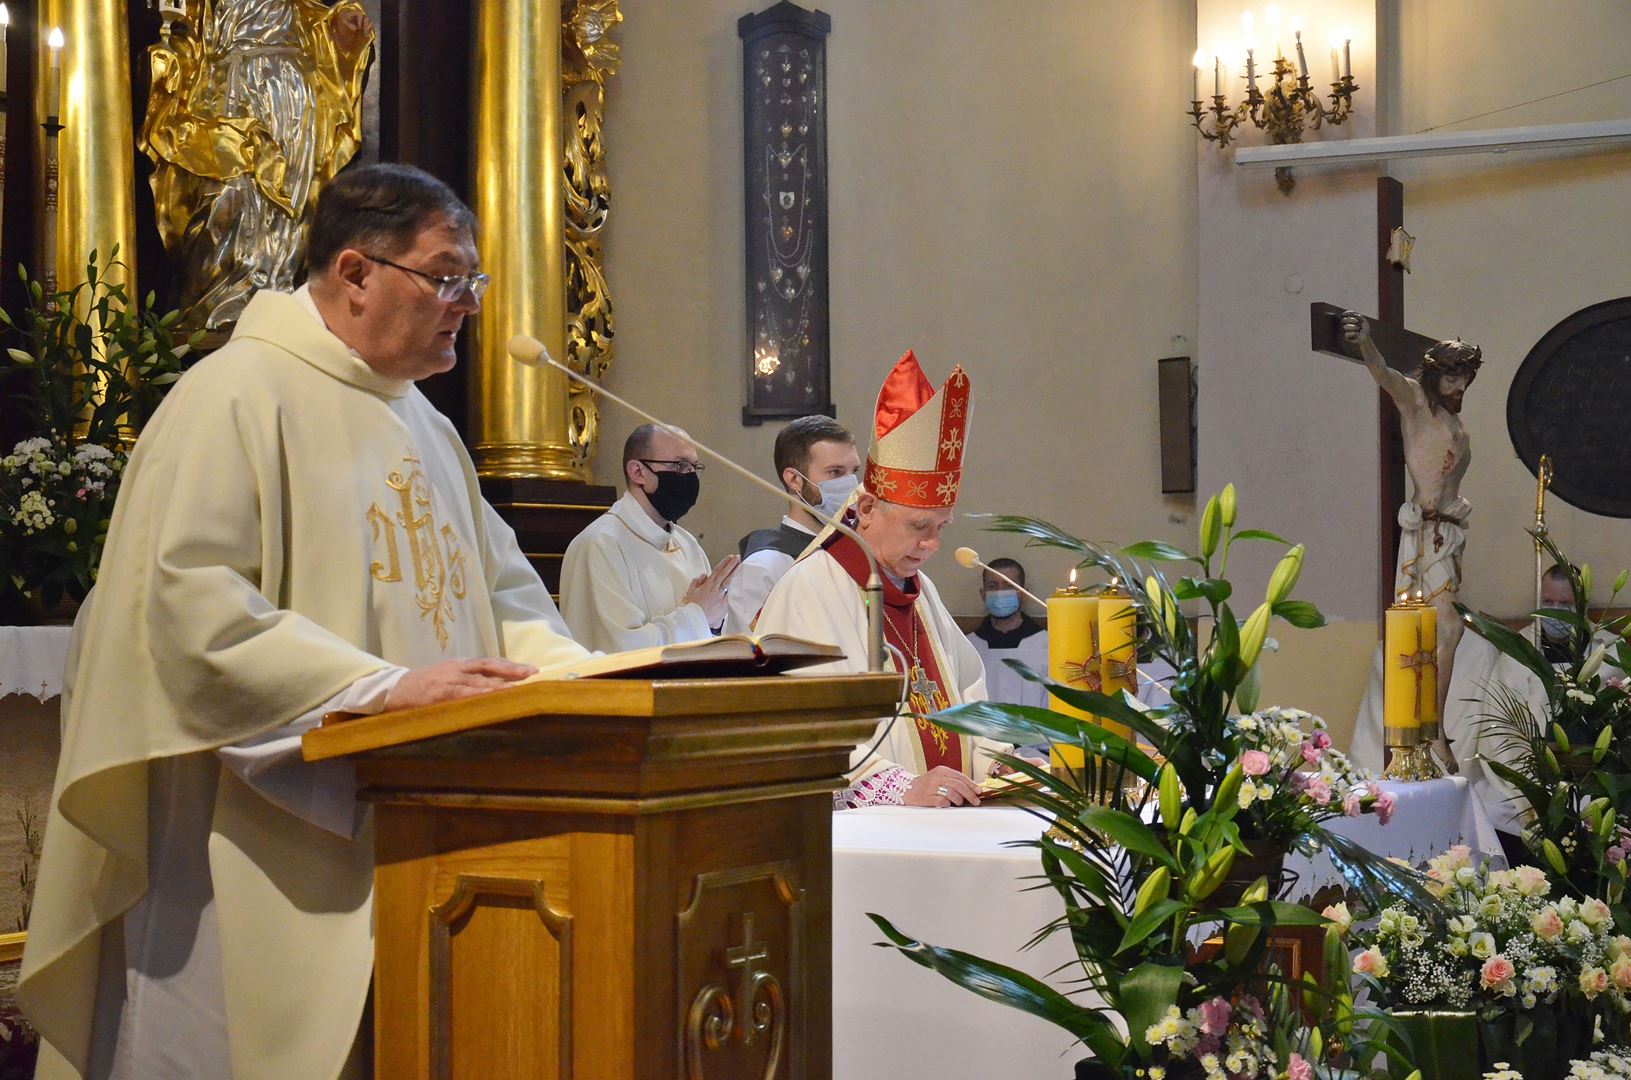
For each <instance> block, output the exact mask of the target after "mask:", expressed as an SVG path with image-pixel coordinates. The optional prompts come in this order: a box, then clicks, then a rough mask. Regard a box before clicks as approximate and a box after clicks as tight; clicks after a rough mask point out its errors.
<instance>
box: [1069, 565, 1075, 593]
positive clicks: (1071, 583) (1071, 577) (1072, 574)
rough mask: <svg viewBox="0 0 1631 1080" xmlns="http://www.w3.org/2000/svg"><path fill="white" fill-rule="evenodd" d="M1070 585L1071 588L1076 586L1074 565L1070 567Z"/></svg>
mask: <svg viewBox="0 0 1631 1080" xmlns="http://www.w3.org/2000/svg"><path fill="white" fill-rule="evenodd" d="M1070 587H1071V588H1072V589H1074V588H1075V587H1076V568H1075V567H1074V566H1073V567H1071V568H1070Z"/></svg>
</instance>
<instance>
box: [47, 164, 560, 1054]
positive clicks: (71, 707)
mask: <svg viewBox="0 0 1631 1080" xmlns="http://www.w3.org/2000/svg"><path fill="white" fill-rule="evenodd" d="M308 263H309V265H310V267H311V270H310V279H309V282H308V284H307V285H305V286H303V287H302V288H301V289H300V290H299V291H298V292H296V293H294V294H288V293H276V292H270V291H262V292H260V293H257V294H256V295H255V297H254V298H253V299H251V300H250V302H249V305H248V307H247V308H245V310H244V313H243V316H242V318H241V319H240V320H239V322H238V324H237V328H236V330H235V331H234V333H233V336H232V340H231V341H230V342H228V343H227V344H226V345H225V346H224V347H222V348H221V349H219V350H217V351H216V352H215V353H213V354H212V355H210V356H208V357H206V358H204V359H203V360H201V361H199V363H198V364H196V365H195V366H194V367H193V368H192V369H191V370H190V371H189V372H188V373H187V374H186V375H184V376H183V377H182V379H181V380H180V382H178V383H177V384H176V386H175V389H174V390H173V391H172V393H171V394H170V396H169V397H168V398H167V399H166V400H165V402H164V404H163V406H162V407H161V408H160V409H159V410H158V412H157V414H156V415H155V416H154V418H153V421H152V423H151V424H149V425H148V427H147V429H146V431H144V432H143V433H142V436H141V439H140V441H139V442H138V443H137V445H136V449H135V452H134V454H133V455H132V456H131V459H130V465H129V468H128V469H127V470H126V472H125V476H124V480H123V486H122V489H121V491H120V493H119V501H118V505H117V507H116V509H115V511H114V515H113V521H112V524H111V527H110V529H109V533H108V540H107V547H106V549H105V552H104V554H103V558H102V563H101V568H100V576H99V578H98V582H97V586H96V588H95V589H93V590H92V592H91V595H90V597H89V598H88V600H87V602H86V604H85V607H84V608H83V609H82V611H81V613H80V617H79V620H78V622H77V624H76V625H75V628H74V638H73V645H72V647H71V653H70V659H69V667H68V684H67V687H66V688H65V691H64V694H63V727H64V730H63V745H62V761H61V764H60V766H59V768H58V772H57V789H56V791H55V792H54V794H53V797H52V806H51V815H50V819H49V823H48V825H47V827H46V832H45V847H44V852H43V855H42V859H41V864H40V875H39V884H38V891H37V893H36V895H35V903H34V913H33V921H32V923H31V925H30V927H29V937H28V946H27V951H26V952H25V953H24V956H23V974H22V981H21V985H20V988H19V998H20V1001H21V1004H22V1007H23V1009H24V1011H25V1013H26V1014H27V1015H28V1016H29V1017H30V1018H31V1019H32V1020H33V1021H34V1023H35V1025H36V1026H37V1027H38V1028H39V1030H40V1033H41V1035H42V1036H43V1039H44V1045H43V1047H42V1052H41V1060H40V1069H39V1076H40V1077H41V1078H42V1080H59V1078H63V1077H75V1078H79V1077H93V1078H98V1080H100V1078H113V1080H151V1078H156V1077H189V1078H190V1077H210V1078H212V1080H213V1078H223V1077H233V1078H234V1080H261V1078H264V1080H288V1078H290V1077H302V1078H312V1080H333V1078H334V1077H336V1076H346V1077H350V1076H366V1075H372V1065H371V1063H370V1061H369V1055H368V1053H367V1036H368V1035H369V1034H370V1030H369V1029H368V1027H367V1025H366V1024H365V1022H364V1015H365V1003H366V1001H367V998H368V990H369V984H370V981H371V978H372V974H373V960H374V954H373V926H372V919H373V831H372V817H371V815H370V814H369V813H368V811H367V808H366V807H362V806H359V805H358V804H357V802H356V800H355V797H354V780H353V777H352V775H351V772H350V769H349V767H348V766H346V765H345V764H343V763H323V764H320V765H308V764H306V763H304V762H303V761H301V760H300V749H299V743H300V735H301V733H302V732H303V731H304V730H306V729H308V728H310V727H311V726H313V725H315V724H316V723H317V722H318V720H319V719H320V718H321V716H322V715H323V714H324V713H325V712H327V711H329V710H349V711H356V712H378V711H380V710H381V709H395V708H404V707H408V706H413V705H423V704H429V703H433V702H437V701H446V700H451V699H454V698H459V697H464V696H468V695H471V694H479V693H482V692H484V691H487V690H490V689H494V688H496V687H500V686H504V685H506V684H508V683H509V682H511V681H513V680H515V679H517V678H521V677H523V676H525V675H528V674H530V673H531V672H533V671H534V670H535V669H536V668H539V667H554V666H559V665H564V664H570V663H571V662H573V661H575V660H578V659H581V658H583V657H585V656H586V655H587V654H586V652H585V650H584V649H583V648H581V647H580V646H578V645H577V644H575V643H573V641H572V640H571V639H570V638H569V637H568V636H567V631H566V626H565V624H564V623H562V622H561V619H560V616H559V614H558V613H557V612H556V610H555V606H554V604H553V603H551V601H550V599H549V593H548V591H547V590H546V589H545V588H544V585H543V583H542V582H541V581H539V580H538V575H537V574H536V573H534V572H533V571H532V569H531V567H530V566H529V565H528V563H527V560H526V558H525V557H524V556H523V555H522V553H521V550H520V548H519V547H518V546H517V544H516V542H515V535H514V533H513V532H511V530H510V529H509V527H508V526H506V525H505V524H504V523H503V521H502V520H501V519H500V518H499V517H498V515H497V514H495V513H494V512H493V510H492V508H491V507H490V506H488V505H487V503H486V502H485V501H484V500H483V499H482V497H481V493H480V489H479V487H478V485H477V482H476V473H475V469H474V468H473V467H472V465H471V462H470V457H469V455H468V454H467V453H466V451H465V449H464V446H463V444H462V443H460V441H459V437H458V434H457V432H455V430H454V428H453V425H452V424H450V423H449V422H448V421H447V419H446V418H445V417H443V416H442V415H441V414H440V413H438V412H437V411H436V410H435V409H434V408H432V407H431V405H430V403H429V402H428V401H427V400H426V399H425V397H424V395H422V394H421V393H420V392H419V391H418V390H417V389H416V388H415V387H414V382H415V381H416V380H418V379H423V378H425V377H427V376H429V375H432V374H435V373H437V372H441V371H447V370H449V369H450V368H452V367H453V365H454V362H455V353H454V342H455V340H456V339H457V337H458V333H459V330H460V328H461V327H462V325H463V323H464V320H465V318H466V317H467V316H469V315H473V314H475V313H476V312H477V311H478V310H479V309H480V306H481V305H480V298H481V294H482V292H483V290H484V289H485V288H486V285H487V277H486V275H484V274H482V273H480V272H479V271H478V269H477V267H478V266H479V261H478V258H477V252H476V247H475V218H474V216H473V215H472V214H471V213H470V211H469V209H468V208H466V207H465V206H464V204H463V203H462V202H460V201H459V199H458V198H457V196H455V195H454V194H453V192H452V191H451V190H449V189H448V187H447V186H446V185H445V184H443V183H442V182H441V181H439V180H436V179H435V178H433V177H431V176H429V175H428V174H426V173H423V172H421V171H420V170H418V169H415V168H412V167H411V166H404V165H374V166H368V167H365V168H358V169H352V170H350V171H347V172H344V173H341V174H340V175H339V176H338V177H337V178H336V179H335V180H334V181H333V182H331V183H330V184H329V185H328V186H327V187H325V188H324V189H323V193H322V196H321V198H320V200H319V202H318V205H317V209H316V213H315V217H314V220H313V223H312V228H311V233H310V246H309V249H308ZM501 657H507V658H508V659H500V658H501Z"/></svg>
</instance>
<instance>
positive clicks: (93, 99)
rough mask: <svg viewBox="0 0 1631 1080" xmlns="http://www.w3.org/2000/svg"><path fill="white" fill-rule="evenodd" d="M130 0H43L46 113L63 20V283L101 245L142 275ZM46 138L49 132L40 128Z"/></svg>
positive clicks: (129, 278) (77, 274) (104, 256)
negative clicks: (54, 45) (49, 36)
mask: <svg viewBox="0 0 1631 1080" xmlns="http://www.w3.org/2000/svg"><path fill="white" fill-rule="evenodd" d="M125 12H126V4H125V0H44V3H43V4H42V5H41V22H42V26H43V28H44V29H42V31H41V33H40V39H41V46H40V68H39V70H40V72H41V73H42V77H41V78H40V79H39V80H38V83H39V86H40V90H39V95H40V96H39V104H40V105H41V106H42V107H41V109H40V113H39V114H40V115H42V116H43V115H44V109H43V105H44V95H45V84H46V82H47V80H46V79H45V78H44V77H43V75H44V73H45V72H46V71H48V70H49V64H50V54H49V51H48V50H47V49H46V48H45V46H44V38H45V29H49V28H50V27H53V26H60V27H61V28H62V32H63V34H64V35H65V37H66V39H67V43H66V46H65V47H64V48H63V50H62V125H63V130H62V133H61V136H60V141H59V143H58V149H59V154H60V167H59V174H58V175H59V185H60V186H59V192H60V195H59V199H58V211H57V236H56V239H57V259H56V262H57V283H58V288H63V289H66V288H71V287H73V286H74V285H76V284H78V283H79V282H80V281H82V280H84V277H85V260H86V259H87V257H88V256H89V255H90V253H91V249H92V248H95V249H96V251H97V254H98V262H99V263H100V265H103V266H106V265H107V263H108V255H109V252H111V251H112V249H113V246H114V245H115V244H118V245H119V258H120V259H122V260H123V261H124V263H125V264H126V266H127V267H128V268H129V269H128V271H127V272H126V273H125V274H124V275H122V278H123V280H124V281H126V282H127V284H129V286H130V287H131V290H132V291H134V288H135V277H136V216H135V209H134V198H135V185H136V169H135V162H134V151H133V149H132V148H133V145H134V143H133V141H132V136H131V121H130V114H131V104H130V41H129V28H128V23H127V16H126V13H125ZM40 138H41V139H42V141H43V132H41V133H40Z"/></svg>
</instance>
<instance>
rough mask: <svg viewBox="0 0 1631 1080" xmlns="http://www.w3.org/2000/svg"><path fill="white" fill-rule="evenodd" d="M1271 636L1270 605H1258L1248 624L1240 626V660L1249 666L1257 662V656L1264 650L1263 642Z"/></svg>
mask: <svg viewBox="0 0 1631 1080" xmlns="http://www.w3.org/2000/svg"><path fill="white" fill-rule="evenodd" d="M1268 636H1269V605H1268V604H1267V603H1264V604H1260V605H1258V608H1257V610H1256V611H1254V612H1252V613H1251V615H1250V616H1249V617H1248V618H1247V619H1246V625H1244V626H1242V627H1241V628H1240V662H1241V663H1242V664H1245V665H1246V666H1247V667H1248V668H1249V667H1251V666H1252V665H1253V664H1255V663H1257V657H1258V655H1259V654H1260V653H1262V651H1263V642H1264V641H1265V640H1267V639H1268Z"/></svg>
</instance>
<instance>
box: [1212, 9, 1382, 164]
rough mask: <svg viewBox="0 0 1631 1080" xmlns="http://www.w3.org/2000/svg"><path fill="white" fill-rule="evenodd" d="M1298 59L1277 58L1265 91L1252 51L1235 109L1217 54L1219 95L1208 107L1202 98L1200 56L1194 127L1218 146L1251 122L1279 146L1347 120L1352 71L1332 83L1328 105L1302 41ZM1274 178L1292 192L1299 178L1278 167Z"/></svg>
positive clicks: (1215, 86) (1216, 88) (1216, 87)
mask: <svg viewBox="0 0 1631 1080" xmlns="http://www.w3.org/2000/svg"><path fill="white" fill-rule="evenodd" d="M1347 51H1348V47H1347V45H1346V44H1344V46H1343V53H1344V54H1346V53H1347ZM1297 58H1298V65H1297V67H1296V68H1293V66H1292V64H1291V62H1290V61H1288V60H1287V59H1286V58H1285V57H1284V56H1276V57H1275V58H1274V73H1273V75H1272V77H1271V78H1270V79H1268V80H1266V81H1268V83H1269V87H1268V92H1267V93H1265V92H1264V91H1263V90H1261V89H1260V88H1259V87H1258V78H1257V64H1256V60H1255V58H1254V57H1253V55H1252V53H1251V51H1250V50H1248V51H1247V53H1246V99H1245V100H1244V101H1242V102H1241V103H1240V104H1239V105H1236V106H1235V107H1234V108H1232V109H1231V108H1230V107H1229V104H1228V96H1227V95H1226V94H1224V93H1223V84H1222V77H1221V61H1219V60H1218V59H1217V58H1214V61H1213V63H1214V67H1213V71H1214V82H1213V90H1214V93H1213V94H1212V106H1211V108H1210V109H1208V108H1206V107H1205V106H1204V105H1203V104H1202V101H1201V97H1200V63H1199V56H1198V55H1197V58H1196V78H1195V98H1194V100H1193V101H1191V102H1190V109H1189V115H1190V118H1191V119H1192V120H1193V122H1194V125H1195V130H1196V131H1199V132H1200V133H1201V137H1202V138H1204V139H1206V140H1207V141H1208V142H1215V143H1217V144H1218V148H1219V149H1222V148H1223V147H1225V146H1228V145H1229V144H1230V143H1231V142H1233V141H1234V138H1235V128H1237V127H1239V126H1240V125H1241V124H1244V123H1246V122H1247V121H1248V120H1249V121H1250V122H1251V124H1252V126H1253V127H1256V128H1258V129H1260V130H1262V131H1266V132H1267V133H1268V136H1269V139H1270V140H1271V141H1273V142H1274V143H1276V144H1281V143H1300V142H1302V141H1303V131H1304V130H1309V131H1317V130H1319V129H1320V128H1321V127H1323V126H1324V125H1326V124H1330V125H1331V126H1333V127H1335V126H1336V125H1338V124H1341V123H1343V122H1344V121H1345V120H1347V119H1348V117H1349V116H1350V115H1352V113H1353V96H1354V91H1355V90H1358V89H1359V84H1357V83H1355V82H1354V78H1353V73H1352V72H1351V71H1348V70H1345V71H1344V72H1343V74H1341V75H1340V76H1337V77H1336V78H1335V79H1334V80H1333V81H1332V82H1331V83H1330V87H1331V93H1330V95H1329V101H1330V104H1329V105H1326V104H1325V99H1323V98H1322V97H1321V95H1320V94H1319V93H1318V92H1317V91H1316V90H1315V89H1314V85H1313V83H1312V81H1311V80H1310V79H1309V77H1308V64H1307V62H1306V61H1305V60H1304V59H1303V49H1302V41H1301V40H1300V39H1299V40H1298V42H1297ZM1344 67H1345V68H1346V63H1345V64H1344ZM1208 121H1210V125H1209V124H1208ZM1209 127H1210V129H1209ZM1274 179H1275V182H1276V183H1277V184H1279V186H1280V190H1281V191H1282V192H1284V193H1285V194H1287V195H1290V194H1291V189H1292V187H1293V186H1294V185H1295V183H1296V181H1295V180H1294V178H1293V177H1292V175H1291V170H1290V169H1289V168H1278V169H1275V170H1274Z"/></svg>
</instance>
